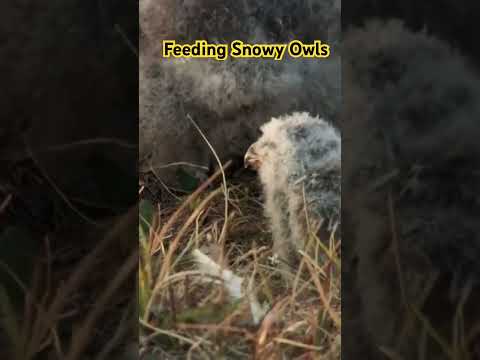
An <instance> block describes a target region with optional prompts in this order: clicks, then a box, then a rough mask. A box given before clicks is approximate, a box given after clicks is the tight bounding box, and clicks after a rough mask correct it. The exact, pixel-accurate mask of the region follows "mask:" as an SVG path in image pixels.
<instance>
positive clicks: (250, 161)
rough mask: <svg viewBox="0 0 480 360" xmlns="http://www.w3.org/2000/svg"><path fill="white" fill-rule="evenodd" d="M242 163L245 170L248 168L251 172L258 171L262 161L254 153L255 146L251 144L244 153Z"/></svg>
mask: <svg viewBox="0 0 480 360" xmlns="http://www.w3.org/2000/svg"><path fill="white" fill-rule="evenodd" d="M243 163H244V166H245V168H250V169H253V170H258V169H260V166H261V165H262V161H261V159H260V156H259V155H258V154H257V152H256V151H255V144H252V145H251V146H250V147H249V148H248V150H247V152H246V153H245V158H244V162H243Z"/></svg>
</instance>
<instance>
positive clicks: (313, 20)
mask: <svg viewBox="0 0 480 360" xmlns="http://www.w3.org/2000/svg"><path fill="white" fill-rule="evenodd" d="M140 9H141V19H142V21H141V28H142V31H143V37H142V39H143V40H142V48H141V52H140V167H141V170H143V171H146V170H148V169H149V168H150V167H154V168H156V170H157V174H158V175H159V176H160V178H162V179H163V180H165V181H166V182H168V180H171V175H172V171H171V170H172V169H175V168H172V167H168V168H166V167H165V165H167V164H171V163H178V162H189V163H193V164H195V165H201V166H208V165H209V163H210V162H211V159H212V154H211V152H210V150H209V148H208V147H207V146H206V145H205V142H204V141H203V139H202V138H201V137H200V136H199V134H198V132H197V131H196V130H195V129H194V128H193V126H192V124H191V123H190V122H189V120H188V119H187V114H188V115H190V116H191V117H192V118H193V119H194V120H195V121H196V122H197V123H198V125H199V126H200V128H201V129H202V131H203V132H204V133H205V135H206V137H207V138H208V139H209V141H210V142H211V143H212V145H213V147H214V148H215V150H216V152H217V153H218V155H219V156H220V158H221V159H222V161H226V160H228V159H230V158H235V157H242V156H243V154H244V153H245V151H246V150H247V148H248V145H249V144H251V143H252V142H253V141H254V140H255V138H256V136H257V131H258V128H259V126H260V125H261V124H263V123H264V122H265V121H266V119H270V118H271V117H272V116H279V115H282V114H285V113H289V112H292V111H300V110H301V111H309V112H311V113H315V114H317V113H318V114H320V115H321V116H324V117H327V118H329V119H332V121H334V119H335V118H336V115H337V112H338V109H339V105H340V93H341V92H340V57H339V56H338V54H335V55H336V56H332V57H331V58H330V59H326V60H322V61H311V60H310V59H284V60H283V61H273V60H271V61H269V60H264V59H259V60H251V59H231V60H230V59H229V60H226V61H223V62H221V61H215V60H203V59H191V60H189V61H182V60H174V61H162V59H161V58H160V48H159V46H160V44H161V41H162V39H176V40H177V41H178V42H185V43H188V42H193V41H195V40H197V39H204V40H207V41H209V42H212V43H213V42H220V43H228V42H230V41H232V40H235V39H240V40H243V41H246V42H250V43H251V42H266V43H268V42H287V41H289V40H291V39H294V38H296V39H303V40H305V41H312V40H313V39H318V38H320V39H322V40H323V41H326V42H329V43H331V44H332V45H335V43H336V41H337V40H338V38H339V24H340V15H339V2H338V1H322V2H320V3H319V4H318V6H315V7H314V8H313V9H311V8H310V6H309V4H307V2H305V3H303V2H302V3H298V4H297V3H296V4H295V5H292V4H291V2H288V1H284V0H282V1H280V2H277V3H275V4H273V3H271V2H267V1H260V2H237V1H233V0H232V1H227V2H224V1H222V2H219V1H218V2H217V1H214V2H211V1H203V0H195V1H190V2H184V3H181V4H180V3H178V2H172V1H167V0H163V1H148V0H142V1H141V2H140ZM199 12H200V13H203V12H205V16H206V17H205V18H203V17H202V18H201V19H202V21H198V20H199V19H200V18H199ZM213 14H215V15H213ZM213 16H214V17H215V19H213V18H212V17H213ZM317 20H318V21H320V20H321V22H317Z"/></svg>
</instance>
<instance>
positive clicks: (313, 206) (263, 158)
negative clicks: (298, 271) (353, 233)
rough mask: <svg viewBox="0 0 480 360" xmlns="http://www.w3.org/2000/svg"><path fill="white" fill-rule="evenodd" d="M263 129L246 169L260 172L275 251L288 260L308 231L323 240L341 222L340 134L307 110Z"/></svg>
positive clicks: (275, 121)
mask: <svg viewBox="0 0 480 360" xmlns="http://www.w3.org/2000/svg"><path fill="white" fill-rule="evenodd" d="M261 131H262V133H263V134H262V136H261V137H260V139H259V140H258V141H257V142H255V143H254V144H253V145H251V146H250V148H249V149H248V151H247V153H246V155H245V166H250V167H252V168H253V169H255V170H257V171H258V173H259V177H260V181H261V183H262V186H263V192H264V196H265V213H266V215H267V217H268V218H269V220H270V223H271V227H272V233H273V247H274V253H275V254H277V255H278V256H279V257H280V259H281V260H284V261H287V262H290V261H291V260H293V256H292V255H293V254H295V253H296V250H299V249H303V248H304V247H305V246H306V240H307V239H308V231H316V232H317V233H318V234H320V238H322V237H323V236H324V235H326V234H327V233H329V232H331V231H332V230H333V229H334V226H335V224H338V223H339V222H340V186H341V183H340V176H341V140H340V134H339V132H338V131H337V130H336V129H335V128H334V127H333V126H332V125H330V124H329V123H328V122H326V121H325V120H323V119H321V118H319V117H312V116H311V115H309V114H308V113H305V112H303V113H300V112H296V113H293V114H291V115H287V116H281V117H279V118H272V120H271V121H270V122H268V123H266V124H264V125H263V126H262V127H261Z"/></svg>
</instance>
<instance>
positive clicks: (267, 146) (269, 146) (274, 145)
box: [263, 141, 277, 149]
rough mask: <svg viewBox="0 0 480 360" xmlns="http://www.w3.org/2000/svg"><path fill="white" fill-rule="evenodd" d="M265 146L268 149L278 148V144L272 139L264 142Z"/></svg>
mask: <svg viewBox="0 0 480 360" xmlns="http://www.w3.org/2000/svg"><path fill="white" fill-rule="evenodd" d="M263 147H264V148H266V149H276V148H277V144H275V143H274V142H272V141H266V142H265V143H264V144H263Z"/></svg>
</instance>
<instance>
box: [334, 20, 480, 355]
mask: <svg viewBox="0 0 480 360" xmlns="http://www.w3.org/2000/svg"><path fill="white" fill-rule="evenodd" d="M342 55H343V58H344V60H345V61H344V67H343V70H344V72H343V74H344V77H345V83H346V85H345V87H344V94H345V104H348V106H346V107H345V108H344V111H343V114H342V124H343V132H342V135H343V141H344V142H343V148H344V158H343V179H344V182H343V194H342V196H343V199H344V203H343V204H344V207H343V214H342V215H343V217H342V219H343V225H342V228H343V230H344V236H343V238H344V239H348V245H345V242H344V246H343V251H342V264H343V265H342V266H343V276H342V293H343V299H344V304H343V308H344V312H343V313H342V317H343V318H344V319H345V320H344V322H343V323H344V325H345V326H346V328H345V332H346V333H352V334H362V336H361V337H362V338H361V339H360V338H353V337H352V338H346V339H345V342H344V345H345V346H344V349H345V351H346V352H348V351H352V350H353V353H345V354H344V355H345V357H346V358H350V357H351V358H369V359H377V358H378V359H383V358H384V355H381V354H380V351H379V349H380V348H383V349H388V351H390V352H393V353H396V354H398V355H399V356H400V357H402V358H406V359H417V358H418V359H419V358H422V355H421V352H422V351H426V358H435V359H443V358H447V357H448V356H447V354H446V353H445V352H444V351H443V350H442V349H441V347H439V346H438V343H437V342H436V341H435V340H433V339H432V337H431V336H430V335H428V336H427V339H428V340H427V341H426V344H427V345H426V346H427V348H426V349H425V348H422V345H421V339H422V336H421V333H422V331H424V329H425V328H424V327H423V324H422V322H421V321H419V319H418V317H416V316H413V315H412V312H411V311H409V310H407V308H406V307H405V303H408V304H410V306H418V308H419V311H420V312H422V313H423V316H425V318H426V319H427V320H428V321H430V322H431V326H432V327H433V328H434V329H435V331H438V333H439V334H441V336H443V337H444V338H445V339H446V342H447V343H448V342H450V341H451V340H452V334H451V329H452V326H453V320H454V315H455V313H456V309H457V306H458V304H459V302H460V301H462V296H463V295H462V294H465V291H466V290H465V289H467V288H469V287H470V286H472V288H471V291H470V293H469V296H468V297H467V299H466V302H465V307H464V312H465V316H466V317H465V319H466V321H465V324H464V325H465V331H466V332H467V334H468V331H469V330H470V329H471V328H472V326H474V323H475V321H476V322H477V325H478V319H479V315H480V314H479V313H478V307H477V306H476V305H475V304H476V301H478V299H479V298H480V297H479V291H478V290H479V285H480V282H479V280H480V262H479V261H478V259H479V258H480V225H479V223H478V221H477V218H478V212H479V210H480V207H479V205H480V198H479V195H478V194H480V188H479V184H480V182H479V181H478V180H479V179H478V168H479V165H480V151H479V150H478V144H477V142H478V139H479V136H480V124H479V119H480V101H479V100H480V79H479V78H478V76H477V75H476V74H475V73H474V71H472V70H471V69H470V67H469V65H468V64H467V62H466V61H465V59H464V58H463V57H462V56H461V55H459V54H458V53H456V52H455V51H454V50H452V49H451V48H450V47H449V46H448V45H447V44H446V43H444V42H442V41H439V40H437V39H434V38H432V37H429V36H427V35H426V34H424V33H412V32H410V31H407V30H406V29H405V28H404V27H403V26H402V25H401V24H400V23H398V22H388V23H383V22H372V23H370V24H369V25H368V26H366V27H365V28H360V29H355V30H352V31H351V32H350V33H348V34H347V35H346V37H345V43H344V52H343V54H342ZM389 201H391V203H392V204H393V213H392V212H391V211H390V210H389V206H390V205H389ZM392 219H393V220H392ZM392 221H393V222H392ZM392 226H394V227H393V228H392ZM433 279H436V281H435V282H434V286H433V287H432V288H431V289H430V290H429V287H430V286H432V284H433V283H432V281H433ZM421 299H424V300H425V302H424V303H419V301H420V300H421ZM412 304H413V305H412ZM410 309H411V307H410ZM406 319H409V321H411V322H410V326H407V327H406V328H403V326H404V325H405V320H406ZM360 344H363V347H362V346H360ZM468 346H471V344H470V345H468Z"/></svg>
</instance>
